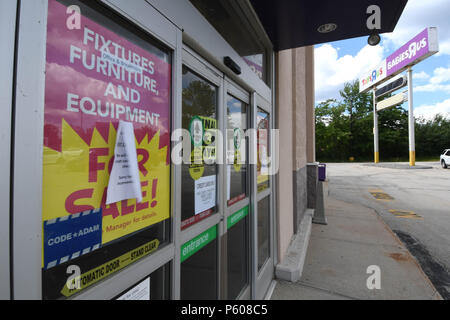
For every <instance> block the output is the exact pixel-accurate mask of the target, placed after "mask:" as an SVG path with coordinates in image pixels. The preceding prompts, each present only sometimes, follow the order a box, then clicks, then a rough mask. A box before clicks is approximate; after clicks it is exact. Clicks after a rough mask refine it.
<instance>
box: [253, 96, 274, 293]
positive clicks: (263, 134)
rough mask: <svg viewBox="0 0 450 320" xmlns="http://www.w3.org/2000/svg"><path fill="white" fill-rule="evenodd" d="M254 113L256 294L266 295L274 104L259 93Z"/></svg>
mask: <svg viewBox="0 0 450 320" xmlns="http://www.w3.org/2000/svg"><path fill="white" fill-rule="evenodd" d="M254 97H255V99H254V105H253V108H254V109H253V110H254V117H253V121H254V124H255V128H256V130H257V132H256V153H257V157H256V165H255V166H254V169H253V179H252V180H253V183H254V185H255V188H253V194H252V196H253V197H254V199H255V205H254V210H255V215H254V217H253V219H252V230H253V246H254V247H255V248H256V249H255V251H254V256H253V259H254V263H253V266H252V268H253V270H252V271H253V273H254V282H255V284H254V286H253V290H254V293H253V296H252V297H253V298H256V299H263V298H264V296H265V294H266V292H267V289H268V288H269V285H270V283H271V281H272V279H273V274H274V245H273V244H274V242H273V228H274V226H273V225H274V219H273V210H272V206H273V198H272V191H271V190H272V189H271V187H272V176H271V167H270V166H271V159H270V154H269V150H270V147H271V145H270V143H269V141H270V128H271V127H272V124H271V121H272V119H271V105H270V103H268V102H267V101H265V100H264V99H262V98H260V97H259V96H258V95H256V94H255V95H254Z"/></svg>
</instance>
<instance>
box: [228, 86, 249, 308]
mask: <svg viewBox="0 0 450 320" xmlns="http://www.w3.org/2000/svg"><path fill="white" fill-rule="evenodd" d="M224 92H225V94H224V98H225V99H224V106H225V107H226V109H225V110H226V111H225V113H226V114H225V122H226V123H225V125H224V127H225V128H226V133H225V156H226V163H225V168H226V170H225V173H226V175H225V177H224V178H225V179H224V181H225V191H226V198H225V199H226V201H225V204H224V205H225V208H226V209H225V221H226V232H225V233H224V236H223V244H224V255H225V258H226V270H224V272H223V276H224V279H225V280H226V281H225V282H224V285H225V288H226V289H225V290H224V297H225V298H227V299H249V298H250V273H251V271H250V261H251V260H250V257H251V255H250V252H251V251H250V216H251V214H250V211H251V210H250V198H251V197H250V194H251V192H250V190H251V188H250V170H249V164H248V159H249V157H248V151H249V145H248V141H249V139H248V138H247V137H246V135H247V129H248V128H249V120H250V118H249V116H250V114H251V113H250V95H249V94H248V93H247V92H246V91H244V90H242V89H241V88H240V87H238V86H237V85H235V84H233V83H232V82H231V81H230V80H226V81H225V90H224Z"/></svg>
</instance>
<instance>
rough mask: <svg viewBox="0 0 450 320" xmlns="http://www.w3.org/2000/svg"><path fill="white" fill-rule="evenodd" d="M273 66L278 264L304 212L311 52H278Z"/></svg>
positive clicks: (310, 142)
mask: <svg viewBox="0 0 450 320" xmlns="http://www.w3.org/2000/svg"><path fill="white" fill-rule="evenodd" d="M275 63H276V125H277V129H279V130H280V132H279V133H280V145H279V148H280V149H279V152H280V168H279V172H278V175H277V208H276V209H277V214H276V216H277V228H278V230H277V235H278V261H282V260H283V258H284V256H285V254H286V250H287V248H288V246H289V244H290V241H291V239H292V236H293V235H294V232H295V230H296V229H297V225H298V223H299V222H300V221H301V219H302V217H303V214H304V210H306V188H307V186H306V164H307V163H308V162H312V161H314V159H315V156H314V153H315V149H314V148H315V147H314V145H315V142H314V140H315V139H314V134H315V133H314V48H313V47H303V48H296V49H291V50H284V51H280V52H278V53H277V54H276V61H275ZM294 210H296V212H294ZM294 224H296V225H294Z"/></svg>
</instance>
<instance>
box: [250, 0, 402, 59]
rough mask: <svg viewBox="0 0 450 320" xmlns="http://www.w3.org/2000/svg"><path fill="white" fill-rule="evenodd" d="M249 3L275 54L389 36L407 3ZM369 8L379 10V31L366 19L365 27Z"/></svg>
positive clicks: (385, 0) (330, 0) (393, 0)
mask: <svg viewBox="0 0 450 320" xmlns="http://www.w3.org/2000/svg"><path fill="white" fill-rule="evenodd" d="M250 1H251V3H252V6H253V8H254V9H255V12H256V13H257V15H258V17H259V19H260V21H261V23H262V25H263V27H264V29H265V31H266V33H267V35H268V36H269V38H270V39H271V41H272V43H273V46H274V49H275V50H276V51H279V50H284V49H290V48H297V47H303V46H309V45H315V44H319V43H324V42H331V41H337V40H344V39H349V38H355V37H362V36H369V35H371V34H372V33H377V34H382V33H386V32H392V31H393V30H394V28H395V26H396V24H397V22H398V19H399V18H400V16H401V14H402V12H403V9H404V8H405V6H406V3H407V2H408V0H341V1H336V0H320V1H310V0H277V1H271V0H250ZM373 5H376V6H378V8H379V13H378V14H379V19H380V20H379V22H380V23H379V27H380V28H379V29H369V28H368V19H369V20H370V21H369V23H373V18H375V17H373V16H372V15H373V13H372V12H374V11H372V10H371V9H369V10H368V8H369V7H370V6H373ZM368 11H369V13H368ZM377 18H378V17H377ZM372 25H373V24H372ZM321 26H324V27H323V28H324V29H325V30H321V31H322V32H320V31H319V28H320V27H321ZM333 29H334V30H333ZM331 30H332V31H331ZM323 31H328V32H323Z"/></svg>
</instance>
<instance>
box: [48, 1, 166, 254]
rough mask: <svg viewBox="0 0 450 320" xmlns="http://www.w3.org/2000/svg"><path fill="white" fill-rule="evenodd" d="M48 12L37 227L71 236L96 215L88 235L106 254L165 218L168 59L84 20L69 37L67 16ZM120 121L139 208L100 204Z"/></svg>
mask: <svg viewBox="0 0 450 320" xmlns="http://www.w3.org/2000/svg"><path fill="white" fill-rule="evenodd" d="M48 6H49V7H48V25H47V29H48V30H47V58H46V85H45V117H44V150H43V186H44V188H43V204H42V207H43V208H42V212H43V217H42V219H43V223H44V225H51V226H52V228H53V229H54V230H58V223H63V222H64V223H65V228H69V229H70V223H69V226H67V223H68V221H69V217H72V216H73V215H79V214H80V213H83V212H90V211H92V210H96V211H95V212H97V213H98V212H99V211H98V210H101V216H100V218H99V220H95V225H96V226H98V225H100V227H99V228H97V229H95V230H94V229H92V228H91V229H92V230H93V232H97V233H101V243H100V245H104V244H106V243H108V242H110V241H112V240H115V239H118V238H120V237H122V236H125V235H128V234H130V233H133V232H135V231H138V230H140V229H142V228H145V227H148V226H150V225H153V224H155V223H158V222H160V221H163V220H165V219H167V218H169V216H170V211H169V210H170V206H169V203H170V162H169V161H170V154H169V153H170V100H171V99H170V96H171V65H170V59H169V58H164V55H159V54H157V53H158V50H160V49H158V48H156V47H153V46H152V45H151V44H150V43H145V41H144V40H142V39H141V38H139V39H138V38H137V37H136V39H134V38H132V37H130V38H131V39H128V38H125V37H123V36H121V34H127V33H125V32H120V30H116V29H115V32H113V31H111V30H109V29H107V28H105V27H103V26H102V25H100V24H99V23H97V22H96V21H93V20H91V19H90V18H88V17H87V16H85V15H83V13H82V16H81V27H80V28H79V29H76V28H75V29H69V28H68V27H67V25H66V17H67V15H66V9H67V7H66V6H64V5H62V4H61V3H59V2H58V1H55V0H50V1H49V2H48ZM142 43H144V44H145V45H143V44H142ZM150 47H151V48H150ZM152 48H153V50H152ZM161 52H162V51H161ZM120 120H122V121H125V122H130V123H132V125H133V127H134V139H135V145H136V154H137V163H138V168H139V176H140V177H139V179H140V182H139V183H140V186H141V190H142V201H141V202H136V200H135V199H127V200H123V201H119V202H115V203H112V204H109V205H106V203H105V202H106V194H107V193H106V192H107V186H108V181H109V178H110V173H111V169H112V165H113V163H114V147H115V142H116V134H117V129H118V124H119V121H120ZM82 218H83V215H81V217H80V219H82ZM72 220H73V221H75V219H72ZM72 220H70V221H72ZM70 221H69V222H70ZM77 221H78V220H77ZM86 221H87V220H86ZM49 222H51V223H49ZM79 223H81V220H80V222H79ZM83 226H84V225H83ZM84 227H85V228H87V229H88V230H91V229H89V228H90V227H89V226H84ZM73 228H74V230H72V231H73V232H72V233H71V235H72V236H73V235H74V234H76V232H78V229H77V227H75V226H74V227H73ZM47 236H48V235H47ZM47 238H51V237H47ZM47 245H48V244H46V243H44V250H45V246H47Z"/></svg>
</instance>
